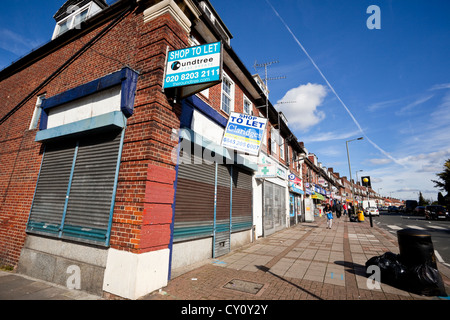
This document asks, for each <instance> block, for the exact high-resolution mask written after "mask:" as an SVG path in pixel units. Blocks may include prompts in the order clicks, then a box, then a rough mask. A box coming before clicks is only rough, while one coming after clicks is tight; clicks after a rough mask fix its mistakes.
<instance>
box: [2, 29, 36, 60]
mask: <svg viewBox="0 0 450 320" xmlns="http://www.w3.org/2000/svg"><path fill="white" fill-rule="evenodd" d="M39 44H40V43H39V42H38V41H36V40H30V39H27V38H25V37H23V36H22V35H20V34H18V33H15V32H14V31H11V30H8V29H5V28H1V29H0V48H1V49H4V50H6V51H9V52H11V53H14V54H15V55H17V56H22V55H24V54H27V53H28V52H29V51H31V50H32V49H34V48H36V47H37V46H38V45H39Z"/></svg>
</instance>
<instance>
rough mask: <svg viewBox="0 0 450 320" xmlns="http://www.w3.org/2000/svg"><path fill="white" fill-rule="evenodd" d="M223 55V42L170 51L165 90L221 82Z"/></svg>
mask: <svg viewBox="0 0 450 320" xmlns="http://www.w3.org/2000/svg"><path fill="white" fill-rule="evenodd" d="M221 54H222V44H221V42H214V43H208V44H204V45H201V46H195V47H190V48H184V49H180V50H174V51H169V53H168V56H167V64H166V74H165V78H164V88H175V87H183V86H189V85H195V84H202V83H207V82H217V81H220V79H221V75H222V70H221V69H222V56H221Z"/></svg>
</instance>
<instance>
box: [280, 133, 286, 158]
mask: <svg viewBox="0 0 450 320" xmlns="http://www.w3.org/2000/svg"><path fill="white" fill-rule="evenodd" d="M284 143H285V140H284V138H281V144H280V158H281V160H284V158H285V156H286V155H285V154H284V152H285V151H284Z"/></svg>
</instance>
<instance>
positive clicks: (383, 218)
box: [367, 211, 450, 267]
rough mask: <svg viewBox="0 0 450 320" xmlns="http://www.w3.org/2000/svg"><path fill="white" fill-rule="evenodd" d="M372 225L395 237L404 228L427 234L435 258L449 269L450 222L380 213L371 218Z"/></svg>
mask: <svg viewBox="0 0 450 320" xmlns="http://www.w3.org/2000/svg"><path fill="white" fill-rule="evenodd" d="M367 220H368V218H367ZM373 223H374V224H376V225H377V226H378V227H380V228H383V229H384V230H387V231H389V232H391V233H392V234H394V235H397V231H398V230H401V229H405V228H415V229H419V230H425V231H427V232H429V233H430V234H431V241H432V242H433V247H434V250H435V253H436V258H437V259H438V260H439V261H440V262H442V263H444V264H445V265H447V266H449V267H450V221H445V220H439V221H436V220H431V221H430V220H426V219H425V217H423V216H413V215H406V214H401V213H388V212H387V211H380V216H379V217H373Z"/></svg>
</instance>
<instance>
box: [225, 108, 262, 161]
mask: <svg viewBox="0 0 450 320" xmlns="http://www.w3.org/2000/svg"><path fill="white" fill-rule="evenodd" d="M266 124H267V119H266V118H260V117H255V116H251V115H248V114H242V113H237V112H231V114H230V117H229V118H228V123H227V126H226V128H225V133H224V135H223V139H222V146H224V147H227V148H231V149H235V150H238V151H242V152H245V153H248V154H251V155H258V154H259V149H260V146H261V141H262V138H263V136H264V130H265V129H266Z"/></svg>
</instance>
